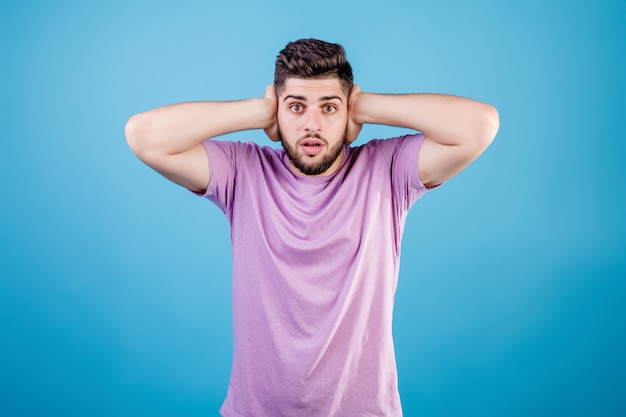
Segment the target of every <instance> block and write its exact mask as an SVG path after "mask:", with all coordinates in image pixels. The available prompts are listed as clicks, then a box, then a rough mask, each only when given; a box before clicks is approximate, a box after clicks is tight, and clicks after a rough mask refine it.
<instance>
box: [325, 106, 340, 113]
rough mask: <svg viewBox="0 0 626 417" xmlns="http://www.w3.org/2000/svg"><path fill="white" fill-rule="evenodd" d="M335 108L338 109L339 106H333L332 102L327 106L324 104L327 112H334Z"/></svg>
mask: <svg viewBox="0 0 626 417" xmlns="http://www.w3.org/2000/svg"><path fill="white" fill-rule="evenodd" d="M335 110H337V107H335V106H333V105H332V104H327V105H326V106H324V111H325V112H326V113H333V112H334V111H335Z"/></svg>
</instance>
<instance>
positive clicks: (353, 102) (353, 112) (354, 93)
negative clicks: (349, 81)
mask: <svg viewBox="0 0 626 417" xmlns="http://www.w3.org/2000/svg"><path fill="white" fill-rule="evenodd" d="M360 96H361V88H360V87H359V86H358V85H356V84H354V85H352V90H350V96H349V97H348V125H347V127H346V141H345V143H346V145H349V144H351V143H352V142H354V141H355V140H356V138H357V137H358V136H359V132H361V128H362V127H363V122H362V121H361V120H360V118H359V116H358V105H357V103H358V100H359V97H360Z"/></svg>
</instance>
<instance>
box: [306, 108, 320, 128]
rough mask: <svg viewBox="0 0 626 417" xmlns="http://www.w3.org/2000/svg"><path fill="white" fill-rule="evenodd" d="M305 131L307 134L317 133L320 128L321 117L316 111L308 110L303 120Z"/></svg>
mask: <svg viewBox="0 0 626 417" xmlns="http://www.w3.org/2000/svg"><path fill="white" fill-rule="evenodd" d="M304 123H305V125H304V128H305V130H307V131H309V132H317V131H319V130H320V129H321V127H322V117H321V115H320V114H319V112H318V111H316V110H309V111H308V112H307V114H306V119H305V122H304Z"/></svg>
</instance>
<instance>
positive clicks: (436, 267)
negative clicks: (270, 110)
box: [0, 0, 626, 417]
mask: <svg viewBox="0 0 626 417" xmlns="http://www.w3.org/2000/svg"><path fill="white" fill-rule="evenodd" d="M623 5H624V3H623V2H621V1H618V0H615V1H599V0H585V1H567V2H566V1H537V0H530V1H523V2H522V1H513V2H503V1H495V0H493V1H487V0H475V1H471V2H470V1H467V2H462V1H453V0H446V1H428V2H426V1H401V2H398V1H388V2H380V1H362V0H360V1H343V2H331V1H327V0H320V1H317V2H309V3H302V2H278V1H264V2H252V1H247V2H246V1H237V0H231V1H223V2H209V1H187V0H180V1H168V2H165V1H128V2H126V1H121V0H114V1H106V2H95V1H94V2H88V1H82V2H81V1H69V0H59V1H54V2H46V1H8V2H2V5H1V6H0V16H1V19H2V20H1V25H0V26H1V29H0V30H1V36H2V38H1V42H2V43H1V47H2V51H1V52H2V54H1V58H0V59H1V60H2V68H1V70H2V74H1V77H0V82H1V87H2V90H1V97H2V99H1V100H0V117H1V119H0V121H1V124H2V125H1V126H2V127H1V141H2V142H1V148H0V156H1V165H0V181H2V204H1V217H0V219H1V220H0V227H1V229H0V232H1V241H0V244H1V248H0V249H1V251H0V274H1V278H0V325H1V327H0V351H1V354H0V366H1V367H0V383H1V385H0V415H2V416H214V415H217V411H218V409H219V406H220V404H221V402H222V400H223V398H224V395H225V393H226V388H227V382H228V376H229V367H230V360H231V348H232V344H231V329H230V320H231V316H230V248H229V233H228V227H227V223H226V220H225V219H224V218H223V216H222V214H221V212H219V210H218V209H217V208H215V207H214V206H213V205H211V204H210V203H209V202H207V201H204V200H202V199H199V198H196V197H194V196H193V195H191V194H190V193H189V192H187V191H185V190H182V189H180V188H178V187H176V186H174V185H172V184H170V183H168V182H167V181H166V180H165V179H163V178H161V177H160V176H158V175H157V174H156V173H154V172H152V171H151V170H150V169H149V168H147V167H145V166H143V165H142V164H141V163H140V162H139V161H138V160H136V159H135V157H134V156H133V155H132V154H131V152H130V151H129V149H128V148H127V146H126V143H125V139H124V133H123V129H124V124H125V122H126V120H127V119H128V117H130V116H131V115H132V114H134V113H138V112H141V111H144V110H147V109H150V108H153V107H157V106H160V105H164V104H168V103H173V102H180V101H189V100H230V99H239V98H247V97H252V96H260V95H262V93H263V89H264V87H265V86H266V85H267V84H269V83H270V82H271V80H272V75H273V61H274V58H275V56H276V54H277V52H278V51H279V50H280V49H281V48H282V47H283V46H284V45H285V44H286V43H287V42H288V41H290V40H295V39H298V38H302V37H318V38H321V39H325V40H329V41H334V42H340V43H343V44H344V46H345V47H346V49H347V51H348V56H349V59H350V60H351V62H352V64H353V67H354V69H355V76H356V81H357V82H358V83H359V84H360V85H361V87H362V88H363V89H364V90H366V91H375V92H387V93H402V92H438V93H450V94H456V95H462V96H468V97H472V98H475V99H478V100H481V101H486V102H489V103H492V104H494V105H495V106H496V107H497V108H498V109H499V111H500V116H501V129H500V132H499V134H498V137H497V139H496V141H495V142H494V144H493V146H492V147H491V148H489V149H488V150H487V152H486V153H485V154H484V155H483V156H482V157H481V158H480V159H479V160H478V161H477V162H476V163H475V164H474V165H473V166H471V167H470V168H469V169H468V170H467V171H465V172H464V173H462V174H461V175H460V176H458V177H457V178H455V179H453V180H452V181H450V182H449V183H448V184H446V185H445V186H444V187H443V188H441V189H439V190H437V191H436V192H433V193H432V194H429V195H428V196H426V197H425V198H423V199H422V200H421V201H420V202H419V203H418V204H417V206H415V207H414V209H413V211H412V213H411V215H410V216H409V219H408V223H407V227H406V232H405V237H404V246H403V259H402V271H401V276H400V284H399V288H398V294H397V298H396V300H397V304H396V311H395V327H394V331H395V340H396V347H397V357H398V365H399V371H400V390H401V395H402V400H403V405H404V409H405V414H406V415H407V416H409V417H410V416H557V415H558V416H561V415H563V416H564V415H567V416H618V415H626V399H625V398H626V395H625V394H626V377H625V375H626V366H625V363H624V352H626V325H625V320H624V319H625V309H624V301H625V290H626V285H625V283H624V279H625V276H626V260H625V256H624V255H625V252H626V251H625V249H624V248H625V245H626V228H625V223H626V221H625V219H626V185H625V184H626V169H625V167H624V163H623V158H624V154H625V153H626V144H625V142H626V135H625V134H624V131H623V123H624V116H626V112H625V109H626V100H625V98H624V95H625V94H626V82H625V79H626V77H625V74H626V8H625V6H623ZM395 133H397V130H396V129H391V128H385V127H380V126H368V127H366V128H365V129H364V131H363V132H362V135H361V137H360V140H359V141H364V140H365V139H367V138H371V137H384V136H390V135H392V134H395ZM233 138H237V139H251V140H256V141H259V142H263V143H265V142H266V140H265V138H264V136H263V133H262V132H260V131H254V132H246V133H243V134H237V135H233Z"/></svg>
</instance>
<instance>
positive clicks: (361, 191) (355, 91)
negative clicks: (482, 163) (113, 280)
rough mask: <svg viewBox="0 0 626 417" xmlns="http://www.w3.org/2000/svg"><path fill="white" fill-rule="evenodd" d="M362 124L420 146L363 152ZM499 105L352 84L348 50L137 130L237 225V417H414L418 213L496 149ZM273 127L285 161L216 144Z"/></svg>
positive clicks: (319, 56) (306, 43)
mask: <svg viewBox="0 0 626 417" xmlns="http://www.w3.org/2000/svg"><path fill="white" fill-rule="evenodd" d="M364 123H374V124H383V125H391V126H398V127H403V128H408V129H413V130H415V131H419V132H421V134H410V135H407V136H403V137H399V138H392V139H387V140H374V141H370V142H368V143H367V144H365V145H363V146H359V147H353V146H349V145H350V144H351V143H352V142H353V141H354V140H355V139H356V137H357V135H358V134H359V132H360V130H361V126H362V125H363V124H364ZM498 123H499V121H498V114H497V112H496V110H495V109H494V108H493V107H491V106H489V105H486V104H482V103H478V102H475V101H471V100H468V99H464V98H460V97H452V96H443V95H426V94H408V95H384V94H373V93H366V92H362V91H361V90H360V88H359V87H358V86H356V85H353V76H352V69H351V67H350V65H349V63H348V62H347V60H346V57H345V52H344V50H343V48H342V47H341V46H340V45H337V44H329V43H326V42H322V41H319V40H314V39H305V40H299V41H296V42H293V43H289V44H288V45H287V46H286V47H285V49H284V50H283V51H281V52H280V54H279V56H278V58H277V60H276V70H275V80H274V84H273V85H271V86H269V87H268V88H266V90H265V95H264V97H263V98H257V99H248V100H241V101H233V102H200V103H183V104H175V105H171V106H166V107H163V108H159V109H155V110H151V111H148V112H146V113H143V114H139V115H136V116H133V117H132V118H131V119H130V120H129V122H128V124H127V126H126V136H127V140H128V143H129V146H130V147H131V149H132V150H133V152H134V153H135V154H136V155H137V156H138V157H139V158H140V159H141V160H142V161H144V162H145V163H146V164H148V165H149V166H151V167H152V168H154V169H155V170H156V171H158V172H159V173H161V174H162V175H164V176H165V177H167V178H168V179H170V180H172V181H173V182H175V183H177V184H180V185H181V186H183V187H186V188H188V189H189V190H192V191H194V192H196V193H198V194H200V195H204V196H205V197H207V198H208V199H210V200H211V201H212V202H214V203H215V204H217V205H218V206H219V207H220V208H221V209H222V211H223V212H224V213H225V214H226V216H227V217H228V220H229V222H230V225H231V239H232V250H233V277H232V279H233V326H234V357H233V365H232V374H231V380H230V384H229V388H228V394H227V396H226V400H225V402H224V404H223V406H222V408H221V413H222V415H224V416H227V417H228V416H268V417H278V416H289V417H293V416H307V417H311V416H324V417H328V416H342V417H344V416H358V417H363V416H400V415H402V410H401V406H400V399H399V394H398V386H397V374H396V363H395V356H394V348H393V340H392V334H391V328H392V326H391V317H392V310H393V298H394V293H395V289H396V283H397V278H398V272H399V260H400V242H401V238H402V232H403V228H404V221H405V217H406V214H407V212H408V210H409V208H410V206H411V205H412V204H413V203H414V202H415V201H416V200H417V199H418V198H419V197H420V196H422V195H423V194H424V193H425V192H427V190H428V189H430V188H433V187H436V186H438V185H440V184H442V183H443V182H445V181H446V180H448V179H449V178H451V177H453V176H454V175H456V174H457V173H459V172H460V171H461V170H463V169H464V168H465V167H467V166H468V165H469V164H470V163H471V162H472V161H473V160H475V159H476V158H477V157H478V156H479V155H480V154H481V153H482V152H483V151H484V150H485V149H486V148H487V146H489V144H490V143H491V141H492V140H493V138H494V137H495V135H496V132H497V129H498ZM249 129H264V131H265V132H266V134H267V136H268V137H269V138H270V139H272V140H274V141H280V142H281V143H282V147H283V150H281V149H272V148H270V147H261V146H259V145H256V144H253V143H245V144H243V143H238V142H237V143H235V142H227V141H213V140H207V139H209V138H214V137H217V136H220V135H224V134H227V133H230V132H235V131H241V130H249Z"/></svg>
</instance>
